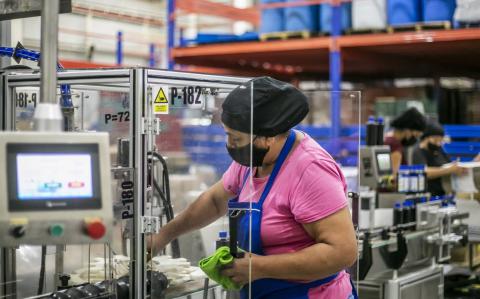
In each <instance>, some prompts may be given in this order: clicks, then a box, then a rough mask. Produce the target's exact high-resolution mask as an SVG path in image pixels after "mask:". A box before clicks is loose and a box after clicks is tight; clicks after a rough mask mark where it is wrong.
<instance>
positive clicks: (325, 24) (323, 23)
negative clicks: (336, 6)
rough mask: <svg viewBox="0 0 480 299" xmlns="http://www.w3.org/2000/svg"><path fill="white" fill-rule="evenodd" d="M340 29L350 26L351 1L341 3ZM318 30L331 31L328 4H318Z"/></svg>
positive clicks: (343, 29) (329, 7)
mask: <svg viewBox="0 0 480 299" xmlns="http://www.w3.org/2000/svg"><path fill="white" fill-rule="evenodd" d="M341 10H342V25H341V26H342V31H345V30H347V29H349V28H351V27H352V3H342V7H341ZM320 31H321V32H328V33H329V32H331V31H332V7H331V6H330V4H320Z"/></svg>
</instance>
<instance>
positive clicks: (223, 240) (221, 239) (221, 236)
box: [215, 231, 230, 249]
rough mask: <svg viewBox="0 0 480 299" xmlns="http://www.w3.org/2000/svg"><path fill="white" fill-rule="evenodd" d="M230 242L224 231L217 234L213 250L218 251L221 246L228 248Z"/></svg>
mask: <svg viewBox="0 0 480 299" xmlns="http://www.w3.org/2000/svg"><path fill="white" fill-rule="evenodd" d="M229 244H230V241H229V240H228V234H227V232H226V231H220V232H218V239H217V241H216V242H215V248H216V249H218V248H220V247H222V246H229Z"/></svg>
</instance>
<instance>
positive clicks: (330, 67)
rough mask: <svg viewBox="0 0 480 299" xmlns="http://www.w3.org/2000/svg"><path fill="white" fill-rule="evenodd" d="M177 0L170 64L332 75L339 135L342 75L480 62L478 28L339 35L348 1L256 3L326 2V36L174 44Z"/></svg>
mask: <svg viewBox="0 0 480 299" xmlns="http://www.w3.org/2000/svg"><path fill="white" fill-rule="evenodd" d="M175 1H177V2H183V1H185V0H169V9H170V10H169V11H170V12H171V14H170V16H171V17H170V18H169V20H170V22H169V30H170V33H171V34H170V35H169V38H170V39H169V41H170V42H169V46H170V57H171V64H170V66H171V67H173V66H174V62H175V63H177V64H181V65H191V66H196V67H204V68H217V69H218V68H222V69H223V70H224V71H225V70H227V71H228V72H231V73H235V74H242V75H248V76H255V75H260V74H272V75H274V76H276V77H278V78H282V79H286V80H288V79H292V78H294V79H298V78H315V79H319V78H324V79H330V82H331V90H332V105H331V115H332V127H333V128H334V130H332V135H333V136H332V137H336V136H338V134H339V129H340V107H339V104H338V103H339V101H338V99H336V98H335V94H338V93H336V91H339V90H340V85H341V82H342V78H343V77H345V78H348V79H349V80H362V79H363V80H364V79H365V78H367V79H372V78H385V79H387V78H398V77H428V76H435V77H438V76H469V77H472V78H478V77H480V71H478V70H479V69H480V61H479V60H478V59H477V57H476V56H477V55H478V53H480V28H469V29H451V30H430V31H419V32H398V33H375V34H357V35H342V32H341V18H340V15H341V6H340V5H341V3H342V2H348V1H351V0H346V1H340V0H330V1H328V0H323V1H322V0H308V1H306V0H299V1H296V2H293V3H292V2H290V3H274V4H268V5H262V6H260V8H266V7H268V8H273V7H283V6H292V5H297V6H301V5H312V4H320V3H327V2H328V3H330V4H331V7H332V32H331V35H330V36H325V37H313V38H309V39H287V40H277V41H267V42H260V41H259V42H239V43H238V42H237V43H228V44H216V45H213V44H211V45H201V46H193V47H186V48H174V47H173V45H174V44H173V40H174V39H173V34H174V32H175V29H174V28H175V27H174V25H175V24H174V17H173V16H174V13H175ZM203 1H204V2H205V0H203ZM207 2H208V1H207ZM190 11H192V10H190ZM238 11H239V12H240V10H238ZM199 13H205V11H201V12H200V11H199ZM212 13H213V12H212ZM237 15H238V14H237ZM249 16H252V15H249ZM252 23H254V21H252Z"/></svg>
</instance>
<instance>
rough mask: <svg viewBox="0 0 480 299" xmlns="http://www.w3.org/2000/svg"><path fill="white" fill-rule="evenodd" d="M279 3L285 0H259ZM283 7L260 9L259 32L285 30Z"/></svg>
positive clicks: (266, 2) (263, 2) (262, 2)
mask: <svg viewBox="0 0 480 299" xmlns="http://www.w3.org/2000/svg"><path fill="white" fill-rule="evenodd" d="M279 2H280V3H281V2H285V0H261V1H260V3H261V4H269V3H279ZM284 19H285V15H284V8H268V9H262V16H261V22H260V33H270V32H280V31H285V26H284V25H285V21H284Z"/></svg>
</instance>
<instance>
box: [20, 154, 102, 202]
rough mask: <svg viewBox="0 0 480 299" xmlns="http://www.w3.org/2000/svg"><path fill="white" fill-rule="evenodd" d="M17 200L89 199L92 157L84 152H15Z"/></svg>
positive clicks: (91, 195) (91, 188) (91, 190)
mask: <svg viewBox="0 0 480 299" xmlns="http://www.w3.org/2000/svg"><path fill="white" fill-rule="evenodd" d="M16 170H17V198H18V199H19V200H45V199H49V200H52V199H53V200H54V199H63V200H64V199H90V198H92V197H93V178H92V157H91V155H90V154H84V153H81V154H80V153H79V154H75V153H68V154H64V153H18V154H17V155H16Z"/></svg>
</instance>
